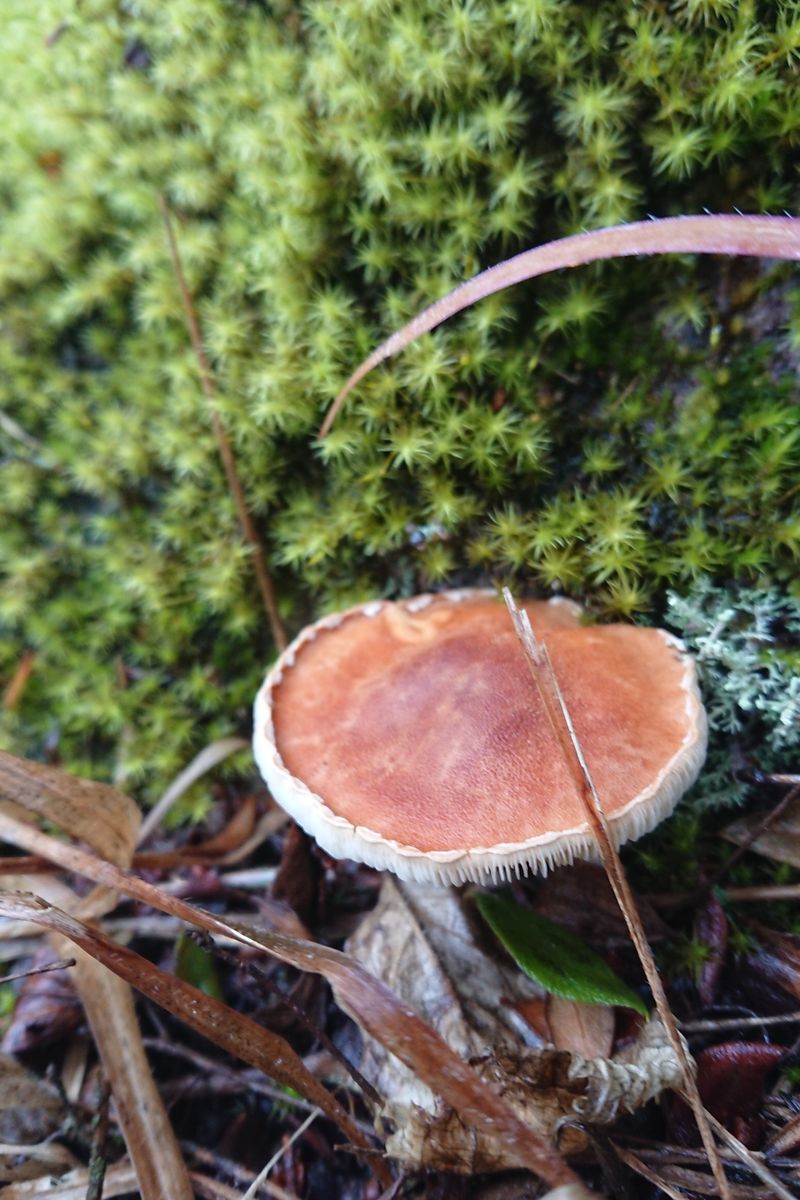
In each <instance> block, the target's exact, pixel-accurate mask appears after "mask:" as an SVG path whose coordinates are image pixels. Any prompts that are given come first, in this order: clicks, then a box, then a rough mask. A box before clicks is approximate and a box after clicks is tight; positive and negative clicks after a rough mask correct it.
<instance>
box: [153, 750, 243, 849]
mask: <svg viewBox="0 0 800 1200" xmlns="http://www.w3.org/2000/svg"><path fill="white" fill-rule="evenodd" d="M249 745H250V743H249V742H246V741H245V740H244V738H240V737H226V738H218V740H217V741H215V742H211V743H210V745H208V746H204V747H203V749H202V750H201V751H200V752H199V754H196V755H195V757H194V758H193V759H192V761H191V762H190V763H189V765H188V766H186V767H184V769H183V770H182V771H181V772H180V774H179V775H176V777H175V778H174V779H173V781H172V783H171V784H170V785H169V787H168V788H167V790H166V791H165V792H164V794H163V796H161V798H160V799H159V800H158V802H157V803H156V804H154V805H153V807H152V808H151V809H150V811H149V812H148V813H147V815H146V816H145V817H144V819H143V820H142V824H141V826H140V828H139V836H138V838H137V839H136V844H137V845H138V846H141V845H142V844H143V843H144V842H146V841H147V839H148V838H149V837H150V834H151V833H153V832H154V831H155V830H156V829H157V827H158V826H159V825H160V824H161V822H162V821H163V820H164V817H165V816H166V815H167V813H168V812H169V810H170V809H171V808H172V806H173V805H174V804H175V803H176V802H177V801H178V800H180V798H181V796H183V795H184V793H185V792H187V791H188V790H189V788H190V787H191V786H192V784H193V783H196V782H197V780H198V779H202V777H203V776H204V775H205V774H207V773H208V772H209V771H210V770H212V769H213V768H214V767H216V766H217V765H218V764H219V763H221V762H224V761H225V759H226V758H230V756H231V755H232V754H236V752H237V751H238V750H246V749H247V748H248V747H249Z"/></svg>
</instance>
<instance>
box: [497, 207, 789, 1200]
mask: <svg viewBox="0 0 800 1200" xmlns="http://www.w3.org/2000/svg"><path fill="white" fill-rule="evenodd" d="M798 226H800V222H798ZM503 597H504V599H505V602H506V605H507V607H508V610H509V613H510V614H511V619H512V621H513V623H514V628H515V630H516V633H517V636H518V637H519V640H520V643H521V644H522V648H523V650H524V652H525V656H526V658H527V660H528V665H529V667H530V671H531V675H532V677H533V681H534V684H535V686H536V688H537V690H538V692H539V695H540V697H541V700H542V704H543V706H544V710H545V712H546V713H547V716H548V719H549V721H550V724H551V726H552V729H553V733H554V734H555V736H556V738H557V739H558V743H559V746H560V747H561V750H562V752H563V755H564V759H565V761H566V762H567V764H568V765H569V768H570V771H571V773H572V776H573V779H574V782H575V786H576V787H577V789H578V794H579V795H580V796H581V798H582V800H583V804H584V808H585V811H586V817H587V820H588V822H589V826H590V828H591V829H592V831H593V833H594V836H595V838H596V841H597V844H598V848H599V850H600V853H601V856H602V859H603V865H604V867H605V869H606V874H607V875H608V880H609V883H610V884H611V887H612V888H613V890H614V895H615V896H616V898H617V903H618V904H619V906H620V909H621V911H622V915H623V916H624V918H625V924H626V925H627V927H628V932H629V933H630V935H631V940H632V942H633V944H634V946H635V948H636V953H637V954H638V956H639V961H640V962H641V964H642V969H643V971H644V973H645V977H646V979H647V982H648V983H649V985H650V990H651V991H652V993H653V999H654V1000H655V1003H656V1008H657V1010H658V1015H659V1016H660V1018H661V1020H662V1022H663V1024H664V1028H665V1029H666V1030H667V1034H668V1036H669V1040H670V1045H671V1046H672V1049H673V1051H674V1053H675V1056H676V1058H677V1060H678V1062H679V1063H680V1064H681V1070H682V1075H683V1088H684V1092H685V1095H686V1098H687V1100H688V1102H689V1104H690V1106H691V1109H692V1112H693V1114H694V1118H695V1121H696V1122H697V1127H698V1129H699V1131H700V1136H701V1138H702V1141H703V1147H704V1149H705V1151H706V1154H707V1155H708V1161H709V1163H710V1164H711V1169H712V1170H713V1172H714V1178H715V1179H716V1181H717V1186H718V1188H719V1194H720V1196H721V1197H722V1200H731V1191H730V1185H729V1183H728V1180H727V1178H726V1175H725V1170H724V1167H723V1165H722V1161H721V1159H720V1157H719V1152H718V1150H717V1145H716V1142H715V1141H714V1136H713V1134H712V1132H711V1128H710V1125H709V1121H708V1114H707V1113H706V1111H705V1109H704V1107H703V1102H702V1100H701V1098H700V1092H699V1091H698V1089H697V1082H696V1080H695V1074H694V1063H693V1060H692V1057H691V1055H690V1054H689V1051H688V1049H687V1047H686V1043H685V1042H684V1040H683V1038H682V1037H681V1035H680V1033H679V1032H678V1026H677V1022H676V1020H675V1017H674V1016H673V1013H672V1009H671V1008H670V1006H669V1001H668V999H667V994H666V991H665V990H664V985H663V984H662V982H661V976H660V975H659V973H658V968H657V967H656V963H655V959H654V958H653V952H652V950H651V949H650V944H649V942H648V940H647V935H646V934H645V931H644V926H643V925H642V921H641V918H640V916H639V913H638V910H637V908H636V901H635V900H634V897H633V892H632V891H631V888H630V885H629V883H628V880H627V877H626V875H625V871H624V869H623V866H622V862H621V860H620V857H619V854H618V853H617V848H616V846H615V845H614V841H613V838H612V836H611V830H610V828H609V825H608V821H607V820H606V816H605V813H604V811H603V806H602V804H601V802H600V797H599V796H598V794H597V789H596V788H595V786H594V783H593V781H592V777H591V774H590V773H589V768H588V767H587V765H586V760H585V758H584V756H583V751H582V750H581V747H580V743H579V742H578V739H577V736H576V734H575V730H574V728H573V725H572V720H571V718H570V715H569V712H568V710H567V706H566V703H565V701H564V697H563V695H562V693H561V689H560V687H559V685H558V680H557V678H556V674H555V671H554V670H553V665H552V663H551V661H550V656H549V654H548V652H547V647H546V646H545V645H544V644H543V643H542V642H539V641H537V639H536V637H535V636H534V632H533V629H532V628H531V623H530V620H529V619H528V614H527V613H526V612H525V611H524V609H523V610H520V609H519V608H517V606H516V604H515V603H514V599H513V597H512V595H511V593H510V591H509V590H508V588H505V589H504V590H503Z"/></svg>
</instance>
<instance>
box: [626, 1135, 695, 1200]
mask: <svg viewBox="0 0 800 1200" xmlns="http://www.w3.org/2000/svg"><path fill="white" fill-rule="evenodd" d="M614 1150H615V1151H616V1153H617V1157H618V1158H619V1159H620V1160H621V1161H622V1162H624V1163H625V1165H626V1167H630V1169H631V1170H632V1171H635V1172H636V1174H637V1175H641V1177H642V1179H646V1180H647V1182H648V1183H652V1184H653V1186H654V1187H657V1188H658V1190H659V1191H660V1192H663V1193H664V1195H665V1196H669V1197H670V1200H686V1194H685V1193H684V1192H679V1191H678V1189H677V1188H674V1187H673V1186H672V1185H671V1184H669V1183H667V1181H666V1180H665V1179H662V1178H661V1176H660V1175H659V1174H658V1172H656V1171H654V1170H653V1168H652V1167H648V1166H647V1165H646V1164H645V1163H643V1162H642V1160H641V1159H640V1158H637V1157H636V1155H635V1154H633V1153H632V1152H631V1151H630V1150H623V1149H622V1147H621V1146H614Z"/></svg>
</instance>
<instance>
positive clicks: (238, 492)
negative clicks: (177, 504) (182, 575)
mask: <svg viewBox="0 0 800 1200" xmlns="http://www.w3.org/2000/svg"><path fill="white" fill-rule="evenodd" d="M158 203H159V207H160V209H161V215H162V217H163V218H164V229H165V231H166V235H167V242H168V244H169V253H170V259H171V261H172V269H173V270H174V272H175V278H176V280H177V282H178V289H179V291H180V294H181V303H182V305H183V312H184V316H185V318H186V326H187V329H188V331H189V339H190V341H191V343H192V349H193V350H194V354H195V358H196V359H197V364H198V366H199V368H200V385H201V387H202V389H203V392H204V393H205V397H206V399H207V400H208V407H209V413H210V416H211V428H212V429H213V431H214V437H215V439H216V442H217V448H218V450H219V456H220V458H221V460H222V466H223V469H224V471H225V478H226V479H227V481H228V488H229V489H230V493H231V496H232V497H233V503H234V505H235V506H236V513H237V516H238V518H239V524H240V526H241V528H242V533H243V535H244V538H245V541H246V542H247V543H248V545H249V546H250V550H251V552H252V556H253V570H254V572H255V576H256V583H257V584H258V590H259V593H260V595H261V600H262V603H263V605H264V611H265V613H266V615H267V620H268V621H269V627H270V629H271V631H272V640H273V641H274V643H275V645H276V646H277V648H278V650H279V651H283V650H285V649H286V647H287V645H288V644H289V642H288V638H287V636H286V630H285V629H284V627H283V621H282V620H281V617H280V613H279V612H278V602H277V597H276V595H275V585H274V584H273V582H272V576H271V574H270V571H269V567H268V566H267V556H266V553H265V551H264V543H263V542H262V540H261V538H260V536H259V533H258V530H257V529H256V526H255V522H254V521H253V518H252V516H251V514H250V509H249V508H248V505H247V499H246V497H245V494H244V488H243V487H242V481H241V479H240V478H239V471H238V468H237V466H236V457H235V455H234V453H233V446H232V444H231V440H230V438H229V437H228V431H227V430H226V428H225V425H224V422H223V420H222V417H221V416H220V412H219V408H218V407H217V403H216V400H217V381H216V379H215V378H214V372H213V371H212V370H211V364H210V363H209V361H208V355H207V354H206V348H205V344H204V342H203V335H202V333H201V332H200V322H199V321H198V319H197V311H196V309H195V306H194V301H193V299H192V293H191V292H190V290H189V284H188V282H187V280H186V273H185V271H184V269H183V261H182V259H181V253H180V248H179V247H178V241H177V238H176V237H175V231H174V229H173V227H172V214H171V213H170V209H169V205H168V204H167V200H166V197H165V196H159V198H158Z"/></svg>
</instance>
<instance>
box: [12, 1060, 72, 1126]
mask: <svg viewBox="0 0 800 1200" xmlns="http://www.w3.org/2000/svg"><path fill="white" fill-rule="evenodd" d="M65 1115H66V1110H65V1108H64V1102H63V1100H62V1099H61V1097H60V1096H59V1094H58V1092H57V1091H56V1089H55V1088H54V1087H53V1086H52V1085H51V1084H49V1083H45V1082H44V1080H42V1079H38V1078H37V1077H36V1076H35V1075H34V1074H33V1073H32V1072H31V1071H28V1070H26V1068H25V1067H23V1066H21V1065H20V1064H19V1063H18V1062H17V1061H16V1059H14V1058H12V1057H11V1056H10V1055H8V1054H0V1141H2V1142H16V1143H21V1142H39V1141H41V1140H42V1139H43V1138H46V1137H48V1136H50V1134H52V1133H54V1132H55V1130H56V1129H58V1127H59V1125H60V1124H61V1122H62V1120H63V1119H64V1116H65Z"/></svg>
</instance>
